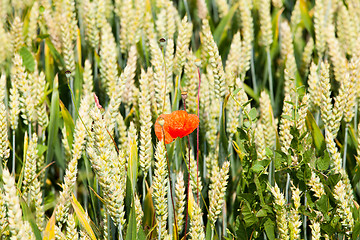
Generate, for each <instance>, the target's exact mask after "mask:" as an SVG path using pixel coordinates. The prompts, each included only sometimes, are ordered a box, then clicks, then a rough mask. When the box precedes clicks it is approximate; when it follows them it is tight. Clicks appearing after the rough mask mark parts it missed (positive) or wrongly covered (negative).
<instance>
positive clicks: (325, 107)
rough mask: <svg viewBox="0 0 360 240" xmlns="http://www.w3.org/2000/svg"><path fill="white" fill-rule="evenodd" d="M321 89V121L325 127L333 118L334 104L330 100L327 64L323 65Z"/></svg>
mask: <svg viewBox="0 0 360 240" xmlns="http://www.w3.org/2000/svg"><path fill="white" fill-rule="evenodd" d="M319 87H320V91H321V102H320V109H321V119H322V120H323V122H324V125H325V126H328V125H329V123H330V121H331V116H332V104H331V98H330V94H331V91H330V79H329V65H328V64H327V63H326V62H325V63H323V64H321V69H320V81H319Z"/></svg>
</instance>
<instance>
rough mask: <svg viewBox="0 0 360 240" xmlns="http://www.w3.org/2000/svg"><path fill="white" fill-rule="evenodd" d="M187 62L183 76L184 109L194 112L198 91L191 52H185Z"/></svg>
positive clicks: (195, 70)
mask: <svg viewBox="0 0 360 240" xmlns="http://www.w3.org/2000/svg"><path fill="white" fill-rule="evenodd" d="M186 59H187V62H186V63H185V71H184V72H185V77H186V85H185V86H186V92H187V99H186V111H187V112H189V113H195V112H196V109H197V92H198V82H199V77H198V71H197V69H198V68H197V66H196V63H195V61H196V57H195V55H194V54H193V53H192V52H189V53H188V54H187V57H186Z"/></svg>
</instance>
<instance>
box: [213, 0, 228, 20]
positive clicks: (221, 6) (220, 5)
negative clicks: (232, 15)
mask: <svg viewBox="0 0 360 240" xmlns="http://www.w3.org/2000/svg"><path fill="white" fill-rule="evenodd" d="M215 3H216V6H217V9H218V12H219V16H220V18H223V17H225V16H226V14H227V13H228V12H229V5H228V3H227V1H226V0H216V1H215Z"/></svg>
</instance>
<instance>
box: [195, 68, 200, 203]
mask: <svg viewBox="0 0 360 240" xmlns="http://www.w3.org/2000/svg"><path fill="white" fill-rule="evenodd" d="M197 72H198V77H199V87H198V100H197V114H198V118H199V121H200V84H201V75H200V69H199V67H198V68H197ZM199 132H200V124H199V125H198V127H197V133H196V190H197V192H196V193H197V198H196V200H197V201H196V202H197V204H198V205H199V135H200V134H199Z"/></svg>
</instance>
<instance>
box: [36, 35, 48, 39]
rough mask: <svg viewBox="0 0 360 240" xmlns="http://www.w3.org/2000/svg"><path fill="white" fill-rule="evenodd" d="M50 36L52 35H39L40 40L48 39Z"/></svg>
mask: <svg viewBox="0 0 360 240" xmlns="http://www.w3.org/2000/svg"><path fill="white" fill-rule="evenodd" d="M49 36H50V34H39V35H37V37H38V38H40V39H45V38H48V37H49Z"/></svg>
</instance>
